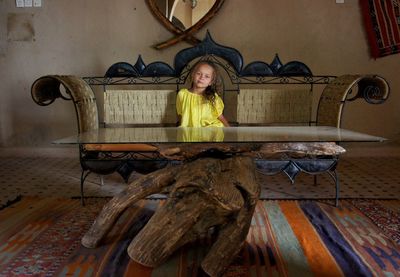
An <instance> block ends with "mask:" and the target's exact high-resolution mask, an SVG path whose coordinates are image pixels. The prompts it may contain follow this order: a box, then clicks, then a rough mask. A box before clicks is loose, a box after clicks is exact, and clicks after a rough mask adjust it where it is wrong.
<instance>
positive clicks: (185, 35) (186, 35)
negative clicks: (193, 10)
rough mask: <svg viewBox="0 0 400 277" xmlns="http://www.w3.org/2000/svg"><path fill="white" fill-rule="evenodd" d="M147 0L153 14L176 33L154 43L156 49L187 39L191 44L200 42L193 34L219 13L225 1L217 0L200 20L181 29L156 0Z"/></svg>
mask: <svg viewBox="0 0 400 277" xmlns="http://www.w3.org/2000/svg"><path fill="white" fill-rule="evenodd" d="M146 2H147V5H148V6H149V8H150V10H151V12H152V13H153V15H154V16H155V17H156V18H157V19H158V20H159V21H160V22H161V24H162V25H164V26H165V27H166V28H167V29H168V30H169V31H170V32H171V33H173V34H174V35H175V36H174V37H172V38H170V39H168V40H166V41H163V42H160V43H158V44H156V45H154V48H156V49H163V48H166V47H169V46H171V45H174V44H176V43H178V42H180V41H182V40H185V41H187V42H189V43H191V44H197V43H199V42H200V40H198V39H197V38H196V37H194V36H193V35H194V34H195V33H196V32H197V31H199V30H200V29H201V28H202V27H203V26H204V25H205V24H206V23H207V22H208V21H209V20H211V19H212V18H213V17H214V16H215V15H216V14H217V12H218V10H219V9H220V8H221V6H222V4H223V3H224V0H216V1H215V3H214V5H213V6H212V7H211V8H210V10H209V11H208V12H207V13H206V14H205V15H204V16H203V17H202V18H201V19H200V20H199V21H198V22H196V24H194V25H193V26H191V27H190V28H188V29H185V30H181V29H180V28H178V27H177V26H175V25H174V24H172V22H171V21H170V20H168V18H167V17H165V15H164V14H163V13H162V11H161V10H160V8H159V7H158V6H157V3H156V2H157V1H156V0H146Z"/></svg>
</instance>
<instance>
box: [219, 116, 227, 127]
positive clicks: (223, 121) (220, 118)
mask: <svg viewBox="0 0 400 277" xmlns="http://www.w3.org/2000/svg"><path fill="white" fill-rule="evenodd" d="M218 119H219V120H220V121H221V122H222V124H224V127H229V123H228V120H226V118H225V116H224V115H223V114H221V115H220V116H218Z"/></svg>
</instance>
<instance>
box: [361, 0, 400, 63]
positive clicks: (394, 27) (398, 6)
mask: <svg viewBox="0 0 400 277" xmlns="http://www.w3.org/2000/svg"><path fill="white" fill-rule="evenodd" d="M360 5H361V9H362V13H363V17H364V25H365V28H366V32H367V36H368V40H369V44H370V49H371V55H372V57H373V58H379V57H383V56H387V55H391V54H396V53H400V0H360Z"/></svg>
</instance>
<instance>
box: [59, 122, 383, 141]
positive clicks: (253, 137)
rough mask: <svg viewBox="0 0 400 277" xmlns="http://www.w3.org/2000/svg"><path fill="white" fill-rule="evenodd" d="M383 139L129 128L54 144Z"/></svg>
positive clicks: (313, 129) (328, 133)
mask: <svg viewBox="0 0 400 277" xmlns="http://www.w3.org/2000/svg"><path fill="white" fill-rule="evenodd" d="M384 140H385V138H382V137H377V136H371V135H367V134H363V133H359V132H354V131H350V130H346V129H339V128H335V127H328V126H285V127H270V126H268V127H264V126H262V127H258V126H257V127H226V128H217V127H213V128H212V127H202V128H188V127H131V128H100V129H98V130H92V131H89V132H84V133H81V134H78V135H75V136H71V137H67V138H63V139H59V140H56V141H54V142H53V143H55V144H88V143H102V144H108V143H110V144H115V143H183V142H201V143H207V142H221V143H222V142H225V143H251V142H253V143H268V142H381V141H384Z"/></svg>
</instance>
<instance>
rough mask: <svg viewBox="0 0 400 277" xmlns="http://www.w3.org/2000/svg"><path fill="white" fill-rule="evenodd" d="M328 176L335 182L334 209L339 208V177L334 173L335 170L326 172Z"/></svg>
mask: <svg viewBox="0 0 400 277" xmlns="http://www.w3.org/2000/svg"><path fill="white" fill-rule="evenodd" d="M328 174H329V176H331V178H332V180H333V181H334V182H335V193H336V196H335V207H338V206H339V191H340V189H339V185H340V184H339V176H338V174H337V172H336V169H335V170H334V171H328Z"/></svg>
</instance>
